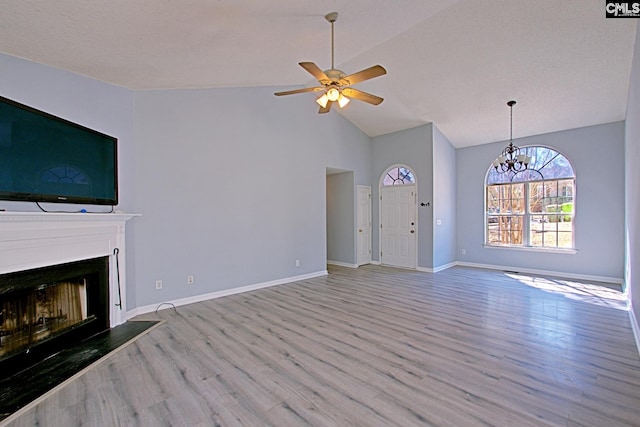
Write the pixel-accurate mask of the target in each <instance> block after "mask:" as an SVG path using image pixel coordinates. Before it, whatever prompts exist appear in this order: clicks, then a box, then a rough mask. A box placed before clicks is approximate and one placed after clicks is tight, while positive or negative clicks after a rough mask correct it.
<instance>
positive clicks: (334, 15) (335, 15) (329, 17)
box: [324, 12, 338, 70]
mask: <svg viewBox="0 0 640 427" xmlns="http://www.w3.org/2000/svg"><path fill="white" fill-rule="evenodd" d="M324 18H325V19H326V20H327V21H329V22H330V23H331V69H332V70H333V69H335V66H334V58H333V54H334V52H335V49H334V42H333V23H334V22H336V20H337V19H338V12H330V13H327V14H326V15H325V17H324Z"/></svg>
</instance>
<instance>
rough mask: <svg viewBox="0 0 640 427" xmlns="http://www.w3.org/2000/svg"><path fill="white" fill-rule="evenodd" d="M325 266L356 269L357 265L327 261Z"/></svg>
mask: <svg viewBox="0 0 640 427" xmlns="http://www.w3.org/2000/svg"><path fill="white" fill-rule="evenodd" d="M327 264H329V265H337V266H338V267H348V268H358V267H359V266H358V264H348V263H346V262H341V261H331V260H327Z"/></svg>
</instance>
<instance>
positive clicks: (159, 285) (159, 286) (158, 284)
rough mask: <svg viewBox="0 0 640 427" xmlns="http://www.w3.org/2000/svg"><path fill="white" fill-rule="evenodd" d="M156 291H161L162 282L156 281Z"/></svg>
mask: <svg viewBox="0 0 640 427" xmlns="http://www.w3.org/2000/svg"><path fill="white" fill-rule="evenodd" d="M156 289H162V280H156Z"/></svg>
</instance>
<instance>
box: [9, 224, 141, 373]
mask: <svg viewBox="0 0 640 427" xmlns="http://www.w3.org/2000/svg"><path fill="white" fill-rule="evenodd" d="M136 216H138V215H133V214H124V213H111V214H89V213H44V212H0V299H1V300H2V306H0V310H2V315H1V316H2V318H1V319H0V327H1V332H0V335H1V337H0V341H1V342H2V347H0V361H1V360H4V361H7V360H9V359H15V358H14V357H13V356H15V355H16V354H23V355H24V354H28V355H30V354H31V353H33V352H36V353H37V352H40V349H46V347H47V346H49V345H53V343H55V340H53V338H57V337H58V336H67V337H68V338H74V334H81V333H84V332H86V331H87V330H89V331H90V332H91V331H93V330H94V329H95V330H103V329H108V328H113V327H115V326H118V325H121V324H123V323H125V322H126V321H127V319H128V317H130V316H129V315H128V313H127V311H126V307H127V302H126V296H127V288H126V250H125V223H126V222H127V221H128V220H130V219H131V218H133V217H136ZM43 275H44V277H47V276H48V277H47V278H46V279H45V278H43ZM60 299H65V300H66V302H60ZM96 301H97V302H96ZM65 339H66V338H65ZM52 341H53V343H52V344H49V343H50V342H52ZM28 357H32V356H28Z"/></svg>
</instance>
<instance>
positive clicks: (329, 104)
mask: <svg viewBox="0 0 640 427" xmlns="http://www.w3.org/2000/svg"><path fill="white" fill-rule="evenodd" d="M331 104H333V101H329V102H327V106H326V107H320V110H319V111H318V113H319V114H324V113H328V112H329V111H331Z"/></svg>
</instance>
